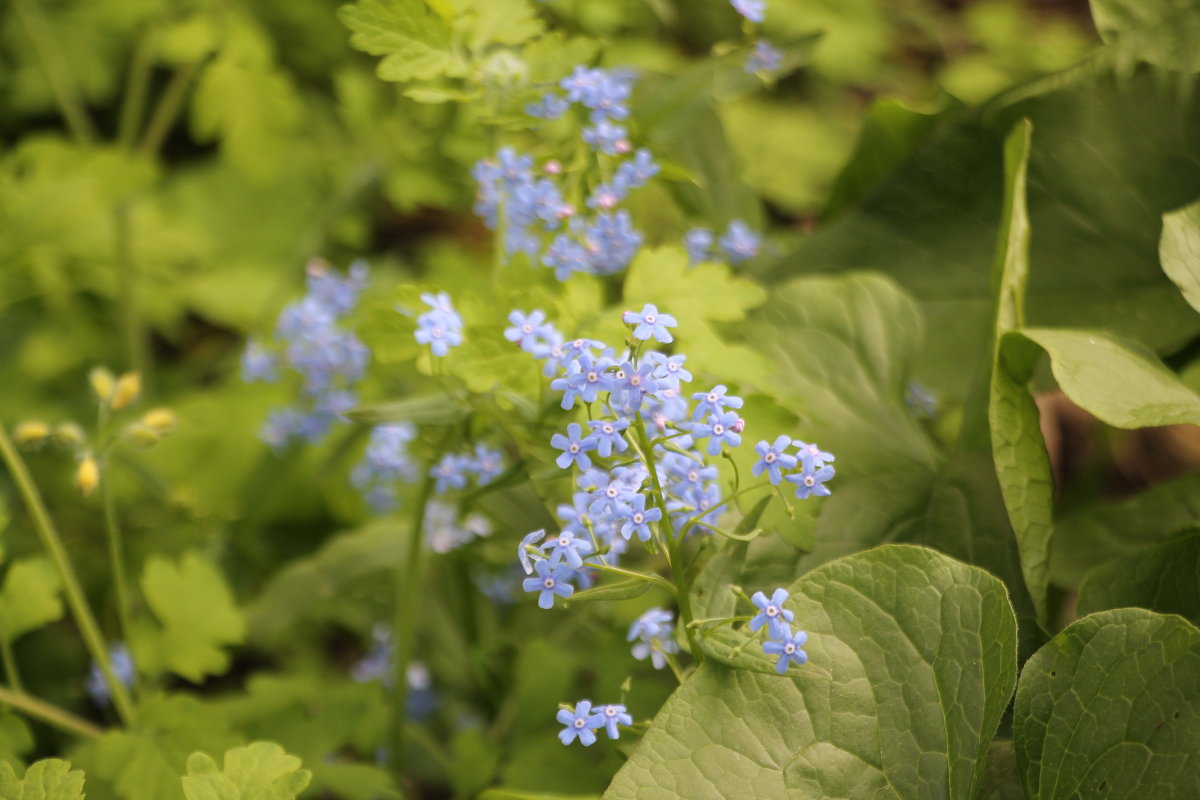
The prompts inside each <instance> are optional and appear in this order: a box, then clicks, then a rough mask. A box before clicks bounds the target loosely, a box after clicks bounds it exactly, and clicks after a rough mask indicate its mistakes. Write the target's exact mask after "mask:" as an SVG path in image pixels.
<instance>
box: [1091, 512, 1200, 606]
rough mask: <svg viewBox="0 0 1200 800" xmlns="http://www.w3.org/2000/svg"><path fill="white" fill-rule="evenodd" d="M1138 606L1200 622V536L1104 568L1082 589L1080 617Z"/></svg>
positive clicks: (1125, 558) (1188, 536) (1148, 549)
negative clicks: (1096, 612)
mask: <svg viewBox="0 0 1200 800" xmlns="http://www.w3.org/2000/svg"><path fill="white" fill-rule="evenodd" d="M1126 607H1137V608H1145V609H1149V610H1150V611H1157V612H1158V613H1160V614H1178V615H1179V616H1181V617H1185V618H1187V619H1189V620H1191V622H1192V623H1193V624H1196V623H1200V533H1197V532H1193V533H1190V534H1187V535H1184V536H1180V537H1178V538H1175V539H1171V540H1170V541H1168V542H1164V543H1163V544H1160V545H1158V546H1156V547H1148V548H1146V549H1145V550H1140V551H1138V552H1136V553H1134V554H1132V555H1130V556H1125V557H1122V558H1120V559H1118V560H1116V561H1110V562H1108V563H1107V564H1103V565H1101V566H1099V567H1097V568H1096V569H1094V570H1092V571H1091V572H1089V573H1088V575H1087V577H1086V578H1084V581H1083V584H1082V585H1081V586H1080V587H1079V606H1078V612H1079V615H1080V616H1085V615H1087V614H1091V613H1093V612H1095V611H1106V610H1108V609H1112V608H1126Z"/></svg>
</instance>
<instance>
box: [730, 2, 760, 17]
mask: <svg viewBox="0 0 1200 800" xmlns="http://www.w3.org/2000/svg"><path fill="white" fill-rule="evenodd" d="M730 5H732V6H733V10H734V11H736V12H737V13H739V14H741V15H742V16H743V17H745V18H746V19H748V20H750V21H751V22H762V21H763V20H764V19H766V15H767V2H766V0H730Z"/></svg>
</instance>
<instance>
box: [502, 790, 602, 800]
mask: <svg viewBox="0 0 1200 800" xmlns="http://www.w3.org/2000/svg"><path fill="white" fill-rule="evenodd" d="M479 800H600V795H598V794H548V793H546V792H518V791H515V790H513V789H487V790H485V791H484V792H483V794H481V795H479Z"/></svg>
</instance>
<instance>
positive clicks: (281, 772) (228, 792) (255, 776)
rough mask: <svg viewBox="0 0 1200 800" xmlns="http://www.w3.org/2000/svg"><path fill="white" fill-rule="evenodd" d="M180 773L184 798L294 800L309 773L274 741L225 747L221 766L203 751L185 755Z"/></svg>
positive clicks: (306, 782) (209, 799) (200, 799)
mask: <svg viewBox="0 0 1200 800" xmlns="http://www.w3.org/2000/svg"><path fill="white" fill-rule="evenodd" d="M187 772H188V774H187V775H185V776H184V777H183V793H184V795H185V796H186V797H187V800H294V798H295V797H296V796H297V795H298V794H300V792H302V791H303V790H304V787H306V786H308V782H309V780H311V778H312V773H310V772H309V771H308V770H306V769H301V768H300V759H298V758H296V757H295V756H290V755H288V754H287V753H286V752H285V751H284V749H283V748H282V747H280V746H279V745H277V744H275V743H274V742H254V743H253V744H248V745H245V746H243V747H238V748H235V749H233V750H226V751H225V761H224V765H223V768H222V767H218V766H217V762H216V761H213V759H212V758H211V757H209V756H208V755H207V754H205V753H193V754H192V756H191V757H190V758H189V759H188V764H187Z"/></svg>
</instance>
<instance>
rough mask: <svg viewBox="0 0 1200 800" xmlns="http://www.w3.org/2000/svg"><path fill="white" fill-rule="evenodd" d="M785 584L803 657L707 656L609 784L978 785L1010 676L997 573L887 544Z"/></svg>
mask: <svg viewBox="0 0 1200 800" xmlns="http://www.w3.org/2000/svg"><path fill="white" fill-rule="evenodd" d="M789 591H790V593H791V599H790V600H789V607H790V608H791V609H792V610H794V611H795V613H796V625H797V626H798V627H801V628H803V629H804V630H807V631H808V632H809V639H808V644H807V645H806V646H805V650H806V652H807V653H808V655H809V660H808V663H807V664H805V665H804V666H803V667H799V668H793V670H792V671H791V672H790V673H789V676H788V677H780V676H777V675H774V674H770V675H768V674H765V673H766V672H767V671H769V667H768V669H765V670H761V671H750V670H747V669H730V668H729V667H727V666H725V665H723V664H719V663H706V664H704V665H703V666H702V667H700V669H699V670H698V671H697V672H696V673H694V674H693V675H692V676H691V677H689V678H688V680H687V681H686V682H685V683H684V685H683V686H682V687H680V689H679V690H677V691H676V692H675V694H674V695H672V697H671V699H670V700H668V701H667V704H666V705H665V706H664V707H663V710H662V711H661V712H659V715H658V716H657V717H656V718H655V720H654V725H653V727H652V728H651V730H650V732H649V733H647V734H646V737H645V739H644V740H643V742H642V744H641V745H640V746H639V748H638V750H637V751H636V753H635V754H634V756H633V758H631V759H630V761H629V762H628V763H627V764H626V766H625V767H624V768H623V769H622V770H621V772H619V773H618V774H617V777H616V778H615V779H614V781H613V784H612V787H611V788H610V789H609V791H608V792H607V793H606V794H605V797H606V798H611V799H612V800H626V799H633V798H638V799H640V798H667V797H687V798H689V800H707V799H708V798H713V800H717V799H718V798H727V797H743V798H747V800H750V799H751V798H764V800H765V799H766V798H779V797H846V798H867V797H895V798H902V797H915V796H924V795H925V794H926V793H928V794H929V795H930V796H943V797H949V798H972V797H974V795H975V792H976V791H977V790H978V788H979V787H980V785H981V783H982V780H983V774H984V770H985V766H986V760H987V749H988V743H989V742H990V740H991V737H992V735H993V733H994V732H995V730H996V727H997V725H999V722H1000V716H1001V714H1003V712H1004V709H1005V707H1006V706H1007V705H1008V700H1009V697H1010V696H1011V694H1012V690H1013V686H1014V685H1015V682H1016V668H1017V665H1016V619H1015V617H1014V616H1013V611H1012V606H1011V605H1010V604H1009V601H1008V596H1007V593H1006V592H1005V590H1004V586H1003V584H1001V583H1000V581H998V580H996V579H995V578H993V577H991V576H990V575H988V574H987V573H985V572H983V571H982V570H979V569H976V568H974V567H969V566H967V565H965V564H961V563H959V562H956V561H954V560H952V559H950V558H947V557H946V556H943V555H940V554H938V553H936V552H935V551H932V550H927V549H924V548H916V547H908V546H900V545H896V546H889V547H882V548H878V549H875V550H870V551H867V552H865V553H860V554H857V555H853V556H848V557H846V558H843V559H839V560H838V561H835V562H832V563H830V564H826V565H825V566H823V567H820V568H818V569H816V570H813V571H812V572H810V573H808V574H807V575H805V576H804V577H802V578H800V579H799V580H797V581H796V582H795V583H793V584H792V585H791V586H790V587H789ZM758 649H759V648H758V644H757V643H746V647H745V656H746V658H747V659H749V658H750V657H751V651H752V650H753V651H754V653H758ZM754 658H757V659H759V660H761V661H766V659H765V657H763V656H761V655H755V656H754Z"/></svg>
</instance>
